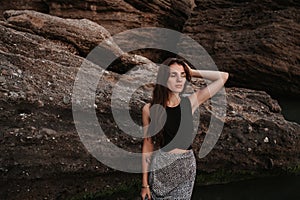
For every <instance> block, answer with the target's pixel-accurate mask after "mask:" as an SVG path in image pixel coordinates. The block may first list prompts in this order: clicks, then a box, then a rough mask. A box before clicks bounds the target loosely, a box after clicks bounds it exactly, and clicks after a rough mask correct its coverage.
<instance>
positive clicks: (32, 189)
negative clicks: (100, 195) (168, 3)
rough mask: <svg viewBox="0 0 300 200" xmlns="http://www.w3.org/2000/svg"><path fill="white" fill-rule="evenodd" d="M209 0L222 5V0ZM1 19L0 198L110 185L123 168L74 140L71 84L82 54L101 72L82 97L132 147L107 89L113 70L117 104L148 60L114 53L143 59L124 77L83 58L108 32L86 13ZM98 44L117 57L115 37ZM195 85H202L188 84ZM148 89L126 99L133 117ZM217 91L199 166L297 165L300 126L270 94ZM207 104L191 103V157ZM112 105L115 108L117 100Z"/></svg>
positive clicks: (129, 57)
mask: <svg viewBox="0 0 300 200" xmlns="http://www.w3.org/2000/svg"><path fill="white" fill-rule="evenodd" d="M24 2H25V1H24ZM45 2H48V1H45ZM72 2H73V1H72ZM128 2H129V1H128ZM130 2H132V1H130ZM139 2H140V3H141V2H143V1H139ZM162 2H165V1H162ZM206 4H207V3H205V2H203V5H206ZM229 4H230V5H231V3H230V2H229ZM236 4H237V5H240V4H238V3H236ZM30 5H31V4H30ZM147 5H148V4H147ZM212 5H213V6H212V7H214V6H215V7H225V8H226V4H224V5H223V4H222V5H219V4H216V5H214V4H212ZM234 5H235V4H234ZM149 6H150V7H151V6H153V5H152V4H149ZM207 6H208V4H207ZM140 7H142V6H141V5H140ZM198 7H199V6H198ZM145 9H146V8H145ZM196 9H198V8H196ZM207 9H208V8H207ZM183 16H184V14H183ZM193 16H194V15H193ZM184 17H185V16H184ZM4 19H5V21H1V24H0V111H1V112H0V127H1V133H0V142H1V146H0V152H1V162H0V176H1V179H2V180H4V181H3V183H2V185H1V193H0V195H1V199H8V198H11V199H44V198H48V199H49V198H50V199H55V198H58V199H59V198H63V199H64V198H67V197H70V196H72V195H74V194H78V193H81V192H95V191H99V188H107V187H116V185H117V184H118V182H119V181H122V180H123V181H124V180H125V182H126V180H129V179H131V178H132V176H131V175H126V174H121V175H119V174H118V172H115V171H114V170H113V169H110V168H108V167H107V166H105V165H103V164H102V163H101V162H99V161H97V160H96V159H95V158H93V157H92V156H91V154H90V153H89V152H88V151H87V149H86V148H85V147H84V145H83V144H82V142H81V140H80V138H79V136H78V132H77V130H76V128H75V126H74V119H73V116H72V104H71V103H72V93H73V90H72V89H73V85H74V81H75V80H76V74H77V72H78V71H79V69H80V67H81V66H82V63H83V62H85V63H86V65H88V66H89V67H90V68H91V69H93V70H94V72H96V74H97V73H99V74H103V77H102V79H101V80H100V81H99V83H98V85H97V87H96V91H95V94H96V98H95V102H94V105H91V106H93V107H94V108H95V110H96V114H97V116H98V120H99V123H100V124H101V126H102V128H103V129H104V132H105V133H106V135H107V137H108V138H109V140H110V141H112V142H114V144H116V145H118V146H119V147H121V148H124V149H126V150H130V151H132V152H140V151H141V139H139V138H133V137H130V136H129V135H127V134H124V133H122V132H121V131H120V129H119V128H118V127H117V125H116V123H115V121H114V117H113V116H112V113H111V95H112V89H113V88H114V87H115V85H116V83H117V82H118V81H119V80H120V79H121V78H122V79H123V80H124V84H123V85H121V86H120V87H121V90H120V91H122V92H123V93H121V92H120V95H119V96H117V99H118V100H119V101H117V102H122V99H123V98H124V97H125V96H126V93H124V91H126V89H127V88H128V84H129V83H131V82H133V81H134V80H138V81H140V82H143V83H148V81H149V80H151V78H153V72H155V70H157V66H156V65H155V64H154V63H152V62H150V61H149V60H148V59H146V58H143V57H141V56H138V55H133V54H126V55H125V56H123V58H122V60H121V63H122V64H123V65H125V67H124V68H125V69H130V68H131V67H132V66H135V65H138V64H145V65H144V66H141V67H139V68H138V70H137V71H134V72H133V74H132V75H124V74H122V73H117V72H118V70H114V71H115V72H112V71H110V70H104V69H103V68H102V67H103V66H99V65H97V64H99V63H97V60H85V59H84V58H83V56H84V55H85V54H86V53H87V52H88V51H89V50H90V49H91V48H94V46H95V45H97V43H99V42H101V41H103V40H105V39H106V38H107V37H109V36H110V34H111V33H110V31H107V30H106V29H105V28H104V27H102V26H100V25H98V24H96V23H94V22H92V21H89V20H77V19H63V18H59V17H54V16H51V15H46V14H42V13H37V12H34V11H6V12H5V13H4ZM189 23H190V22H189ZM82 27H84V28H82ZM185 30H188V26H187V28H186V29H185ZM207 36H210V35H209V34H208V35H207ZM294 39H295V38H294ZM207 41H208V40H207ZM207 44H208V42H207ZM203 46H204V45H203ZM208 47H209V45H208ZM107 48H109V49H110V50H111V52H113V53H114V54H116V55H120V54H122V53H123V52H122V50H121V49H120V48H118V46H117V45H116V44H115V43H114V41H111V42H110V43H108V44H107ZM208 49H209V48H208ZM295 49H297V48H296V47H295ZM293 52H294V51H293ZM249 54H250V53H249ZM247 55H248V54H247ZM247 55H245V58H248V57H247ZM251 55H252V54H251ZM243 58H244V56H243ZM223 59H224V62H225V61H226V62H227V60H226V59H225V58H223ZM297 62H299V61H297ZM110 67H112V68H111V69H116V68H118V67H116V66H113V65H112V66H110ZM228 69H230V70H232V69H231V68H228ZM125 71H126V70H125ZM250 72H251V71H250ZM250 72H249V73H250ZM237 75H239V74H238V73H237ZM234 76H235V74H234V73H233V78H234ZM198 84H199V85H198ZM194 87H195V88H196V87H201V84H200V83H198V82H195V86H194ZM151 89H152V85H151V84H146V85H144V86H143V87H140V88H139V89H137V90H136V91H135V92H134V94H133V95H132V97H131V99H130V109H131V110H130V111H131V113H130V114H131V116H132V118H133V120H135V122H136V123H137V124H140V123H141V121H140V119H141V107H142V106H143V105H144V104H145V102H147V101H149V99H150V96H151ZM192 89H194V88H189V91H191V90H192ZM226 93H227V94H226V97H227V113H226V117H225V118H224V119H219V118H218V119H217V120H223V122H224V128H223V131H222V134H221V137H220V138H219V141H218V143H217V144H216V146H215V147H214V149H213V150H212V151H211V152H210V154H208V155H207V156H206V157H205V158H203V159H201V160H200V159H199V158H198V162H197V166H198V169H199V170H202V171H204V172H216V171H218V170H220V169H224V170H228V171H229V170H230V171H233V172H234V173H235V172H236V173H238V172H239V171H242V172H243V171H253V170H255V171H260V170H268V171H269V172H270V173H271V172H274V171H277V170H279V171H281V170H285V169H286V168H287V167H294V166H295V167H297V166H299V162H300V161H299V153H300V149H299V146H300V144H299V143H300V138H299V133H300V126H299V124H296V123H292V122H288V121H286V120H285V119H284V118H283V116H282V115H281V109H280V107H279V105H278V103H277V101H276V100H273V99H272V98H271V97H270V96H269V95H268V94H267V93H266V92H264V91H258V90H251V89H245V88H238V87H232V88H227V89H226ZM210 103H211V102H209V101H208V102H206V103H205V104H203V105H202V106H201V107H200V120H201V121H200V125H199V127H198V132H197V133H198V135H197V137H196V139H195V142H194V144H193V147H194V150H195V153H196V155H197V154H198V151H199V148H200V146H201V144H202V142H203V140H204V137H205V135H206V134H207V130H208V127H209V121H210V118H211V117H214V116H213V115H212V110H211V104H210ZM114 106H115V108H117V109H122V104H121V103H117V104H115V105H114ZM128 126H130V125H128ZM112 177H113V178H112ZM120 177H121V178H120ZM138 177H139V178H140V175H139V174H138Z"/></svg>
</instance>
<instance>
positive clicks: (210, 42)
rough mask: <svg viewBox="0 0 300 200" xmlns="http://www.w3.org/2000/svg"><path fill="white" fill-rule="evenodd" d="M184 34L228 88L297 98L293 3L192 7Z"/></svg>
mask: <svg viewBox="0 0 300 200" xmlns="http://www.w3.org/2000/svg"><path fill="white" fill-rule="evenodd" d="M195 3H196V7H195V8H194V10H193V13H192V15H191V17H190V18H189V19H188V20H187V22H186V24H185V26H184V29H183V32H184V33H186V34H188V35H190V36H191V37H192V38H193V39H195V40H196V41H197V42H198V43H199V44H201V45H202V46H203V47H204V48H205V49H206V50H207V51H208V53H209V54H210V55H211V56H212V57H213V59H214V61H215V62H216V64H217V66H218V67H219V69H220V70H225V71H228V72H229V73H230V74H231V77H230V80H229V85H228V86H238V87H245V88H252V89H257V90H264V91H266V92H268V93H269V94H273V95H289V96H291V97H299V96H300V90H299V88H300V62H299V60H300V57H299V55H300V48H299V42H300V41H299V40H300V34H299V33H300V24H299V19H300V14H299V13H300V12H299V3H297V2H296V1H284V2H283V1H240V2H239V1H231V0H218V1H214V2H211V1H196V2H195Z"/></svg>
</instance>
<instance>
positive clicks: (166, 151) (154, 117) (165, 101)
mask: <svg viewBox="0 0 300 200" xmlns="http://www.w3.org/2000/svg"><path fill="white" fill-rule="evenodd" d="M164 66H169V67H164ZM191 77H199V78H204V79H208V80H211V81H212V82H211V83H210V84H209V85H207V86H206V87H204V88H202V89H200V90H197V91H196V92H194V93H192V94H191V95H189V96H187V97H182V96H181V93H182V92H183V91H184V89H185V87H186V85H187V83H188V82H189V81H190V80H191ZM227 79H228V73H226V72H219V71H208V70H194V69H191V68H190V67H189V66H188V65H187V64H186V63H185V62H184V61H183V60H181V59H177V58H168V59H167V60H165V61H164V62H163V66H161V67H160V69H159V71H158V74H157V83H156V85H155V88H154V90H153V95H152V101H151V103H148V104H146V105H145V106H144V107H143V110H142V121H143V131H144V135H145V138H144V141H143V147H142V152H143V156H142V169H143V178H142V189H141V196H142V199H143V200H144V199H153V200H156V199H191V195H192V190H193V186H194V181H195V176H196V162H195V156H194V153H193V151H192V148H191V144H192V140H193V120H192V115H193V113H194V111H195V110H196V109H197V108H198V107H199V105H201V104H202V103H204V102H205V101H206V100H208V99H209V98H211V97H212V96H213V95H215V94H216V93H217V92H218V91H219V90H220V89H221V88H222V87H223V86H224V84H225V82H226V81H227ZM158 105H160V106H158ZM153 135H154V136H153ZM152 136H153V137H152ZM156 145H158V147H159V148H160V149H159V150H158V151H157V153H156V154H153V155H152V152H153V150H154V148H155V147H156ZM150 169H151V170H150ZM148 171H151V172H150V173H148Z"/></svg>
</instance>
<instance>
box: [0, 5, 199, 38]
mask: <svg viewBox="0 0 300 200" xmlns="http://www.w3.org/2000/svg"><path fill="white" fill-rule="evenodd" d="M1 4H2V6H1V10H0V11H2V12H3V11H4V10H9V9H33V10H36V11H40V12H44V13H47V14H51V15H56V16H59V17H64V18H77V19H78V18H85V19H90V20H92V21H94V22H96V23H98V24H101V25H102V26H103V27H105V28H106V29H107V30H108V31H109V32H110V33H111V34H112V35H113V34H115V33H119V32H121V31H124V30H128V29H132V28H139V27H147V26H158V27H165V28H172V29H175V30H181V29H182V27H183V25H184V23H185V21H186V20H187V19H188V17H189V15H190V12H191V8H192V7H193V1H192V0H183V1H182V0H163V1H146V0H141V1H139V0H118V1H109V0H104V1H103V0H92V1H80V0H74V1H68V0H65V1H59V0H34V1H31V0H22V1H16V0H13V1H7V0H4V1H3V2H2V3H1Z"/></svg>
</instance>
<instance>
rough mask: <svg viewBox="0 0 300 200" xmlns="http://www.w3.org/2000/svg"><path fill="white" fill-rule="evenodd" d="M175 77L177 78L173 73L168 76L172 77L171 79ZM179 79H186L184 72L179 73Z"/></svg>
mask: <svg viewBox="0 0 300 200" xmlns="http://www.w3.org/2000/svg"><path fill="white" fill-rule="evenodd" d="M177 76H178V75H177V73H175V72H173V73H171V74H170V77H172V78H173V77H177ZM180 77H181V78H185V77H186V74H185V72H183V73H181V74H180Z"/></svg>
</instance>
